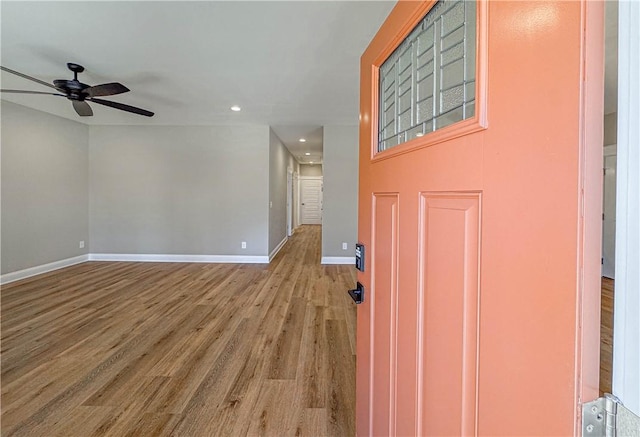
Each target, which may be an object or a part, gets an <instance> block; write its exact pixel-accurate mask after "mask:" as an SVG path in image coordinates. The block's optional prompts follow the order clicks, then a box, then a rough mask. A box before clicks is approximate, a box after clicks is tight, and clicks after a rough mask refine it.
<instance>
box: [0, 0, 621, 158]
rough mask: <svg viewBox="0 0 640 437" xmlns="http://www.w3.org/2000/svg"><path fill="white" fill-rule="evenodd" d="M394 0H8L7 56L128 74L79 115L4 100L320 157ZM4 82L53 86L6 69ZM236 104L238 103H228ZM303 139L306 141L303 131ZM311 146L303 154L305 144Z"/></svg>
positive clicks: (15, 61) (609, 102)
mask: <svg viewBox="0 0 640 437" xmlns="http://www.w3.org/2000/svg"><path fill="white" fill-rule="evenodd" d="M394 3H395V2H393V1H326V0H324V1H257V2H248V1H247V2H245V1H227V2H222V1H196V2H180V1H173V2H169V1H142V2H121V1H114V2H98V1H72V2H57V1H48V2H28V1H24V2H13V1H3V2H2V15H1V20H2V22H1V25H2V27H1V32H2V33H1V49H2V51H1V52H0V53H1V64H2V65H3V66H5V67H8V68H11V69H14V70H17V71H20V72H22V73H26V74H28V75H31V76H35V77H37V78H39V79H42V80H45V81H47V82H51V81H53V80H54V79H67V78H71V77H72V73H71V72H70V71H69V70H67V68H66V65H65V64H66V63H67V62H75V63H79V64H82V65H83V66H84V67H85V68H86V71H85V72H84V73H82V74H81V75H80V80H81V81H82V82H84V83H87V84H89V85H95V84H98V83H105V82H122V83H123V84H124V85H126V86H127V87H129V88H130V89H131V92H129V93H126V94H123V95H118V96H114V97H110V98H108V99H110V100H115V101H118V102H122V103H126V104H129V105H133V106H138V107H142V108H145V109H149V110H151V111H154V112H155V113H156V115H155V116H154V117H153V118H147V117H141V116H137V115H134V114H129V113H125V112H121V111H117V110H114V109H111V108H106V107H103V106H100V105H95V104H94V105H92V107H93V110H94V114H95V115H94V116H93V117H85V118H80V117H79V116H77V114H76V113H75V111H74V110H73V109H72V107H71V104H70V103H69V102H68V101H65V100H63V99H60V98H56V97H53V96H37V95H29V96H25V95H15V94H3V95H2V98H3V99H6V100H10V101H13V102H16V103H20V104H22V105H25V106H29V107H32V108H36V109H39V110H42V111H45V112H49V113H52V114H56V115H59V116H62V117H65V118H69V119H72V120H76V121H80V122H84V123H87V124H163V125H226V124H234V125H235V124H264V125H270V126H272V127H273V128H274V131H275V132H276V134H277V135H278V136H279V137H280V139H281V140H282V141H283V143H284V144H285V145H286V146H287V147H288V148H289V149H290V150H291V151H292V153H293V154H294V156H296V157H297V158H298V160H299V161H300V162H309V161H314V162H319V161H321V160H322V128H321V127H322V126H323V125H329V124H337V125H345V124H353V125H355V124H357V123H358V104H359V102H358V95H359V87H358V79H359V59H360V55H361V54H362V52H363V51H364V49H365V48H366V46H367V44H368V42H369V41H370V40H371V38H372V37H373V35H374V34H375V32H376V31H377V29H378V28H379V26H380V25H381V24H382V22H383V21H384V19H385V18H386V16H387V15H388V13H389V12H390V10H391V9H392V7H393V5H394ZM606 47H607V48H606V60H607V62H606V82H607V83H606V85H605V113H611V112H614V111H615V109H616V104H617V99H616V97H617V96H616V93H617V85H616V84H617V3H616V2H614V1H608V2H607V33H606ZM1 81H2V88H6V89H28V90H34V91H49V89H47V88H45V87H43V86H40V85H38V84H36V83H33V82H30V81H27V80H25V79H22V78H19V77H15V76H13V75H11V74H7V73H5V72H2V76H1ZM232 105H240V106H241V107H242V111H241V112H232V111H230V110H229V107H230V106H232ZM301 137H304V138H306V139H307V142H306V143H300V142H299V141H298V140H299V138H301ZM306 152H309V153H311V155H310V156H306V155H305V153H306Z"/></svg>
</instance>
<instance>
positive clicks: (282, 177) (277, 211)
mask: <svg viewBox="0 0 640 437" xmlns="http://www.w3.org/2000/svg"><path fill="white" fill-rule="evenodd" d="M297 168H298V164H297V163H296V161H295V159H294V157H293V155H291V153H289V150H287V148H286V147H285V146H284V145H283V144H282V141H280V138H278V136H277V135H276V134H275V133H274V132H273V130H271V129H269V200H270V202H271V203H270V206H271V207H270V208H269V253H271V252H272V251H273V250H274V249H275V248H276V247H277V246H278V244H280V243H281V242H282V240H283V239H284V238H285V237H286V236H287V169H291V170H292V171H294V172H295V171H297Z"/></svg>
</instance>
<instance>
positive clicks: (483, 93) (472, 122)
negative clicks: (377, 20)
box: [370, 0, 489, 162]
mask: <svg viewBox="0 0 640 437" xmlns="http://www.w3.org/2000/svg"><path fill="white" fill-rule="evenodd" d="M465 1H473V0H465ZM437 2H438V0H429V1H425V2H423V4H422V6H421V7H419V8H418V9H416V11H415V13H414V18H413V19H412V20H411V21H410V22H409V23H408V24H407V25H406V26H404V27H402V28H400V29H398V34H397V35H396V37H395V38H394V39H393V42H392V44H389V46H388V47H386V48H385V49H384V50H382V51H381V53H380V56H379V57H378V58H376V59H375V60H374V62H373V64H372V65H371V69H372V70H371V84H370V85H371V87H372V88H371V90H372V93H371V96H372V102H371V108H372V113H371V120H370V121H371V124H370V126H371V139H372V141H371V161H372V162H375V161H379V160H383V159H389V158H391V157H394V156H397V155H400V154H404V153H408V152H410V151H413V150H415V149H419V148H423V147H429V146H433V145H435V144H439V143H442V142H445V141H449V140H452V139H454V138H458V137H461V136H464V135H468V134H471V133H473V132H478V131H481V130H484V129H487V128H488V120H487V70H488V64H487V47H488V36H487V35H488V31H487V23H488V9H489V0H478V1H476V44H475V45H476V86H475V114H474V115H473V116H472V117H470V118H467V119H464V120H461V121H458V122H455V123H453V124H451V125H449V126H446V127H443V128H441V129H437V130H435V131H432V132H428V133H425V134H424V135H423V136H420V137H416V138H413V139H411V140H409V141H407V142H405V143H401V144H398V145H397V146H393V147H390V148H388V149H386V150H382V151H378V145H379V132H380V130H379V123H380V114H379V111H380V67H381V66H382V64H383V63H384V62H385V61H386V60H387V59H388V58H389V57H390V56H391V55H392V54H393V52H394V51H395V50H396V49H397V48H398V47H399V46H400V45H401V44H402V43H403V42H404V41H405V40H406V38H407V37H408V36H409V35H410V34H411V32H412V31H413V30H414V28H415V27H416V26H417V25H418V24H419V23H420V22H421V21H422V20H423V19H424V18H425V16H426V15H427V13H428V12H429V11H430V10H431V8H433V6H435V4H436V3H437ZM402 3H403V2H398V4H397V5H396V6H395V7H402V6H403V5H402Z"/></svg>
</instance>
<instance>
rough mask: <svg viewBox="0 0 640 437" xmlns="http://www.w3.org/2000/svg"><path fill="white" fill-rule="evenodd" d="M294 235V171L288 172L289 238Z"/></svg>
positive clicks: (289, 170)
mask: <svg viewBox="0 0 640 437" xmlns="http://www.w3.org/2000/svg"><path fill="white" fill-rule="evenodd" d="M292 235H293V170H292V169H288V170H287V237H290V236H292Z"/></svg>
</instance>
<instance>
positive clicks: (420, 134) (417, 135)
mask: <svg viewBox="0 0 640 437" xmlns="http://www.w3.org/2000/svg"><path fill="white" fill-rule="evenodd" d="M423 135H424V134H423V133H422V132H418V133H417V134H416V137H421V136H423Z"/></svg>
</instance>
